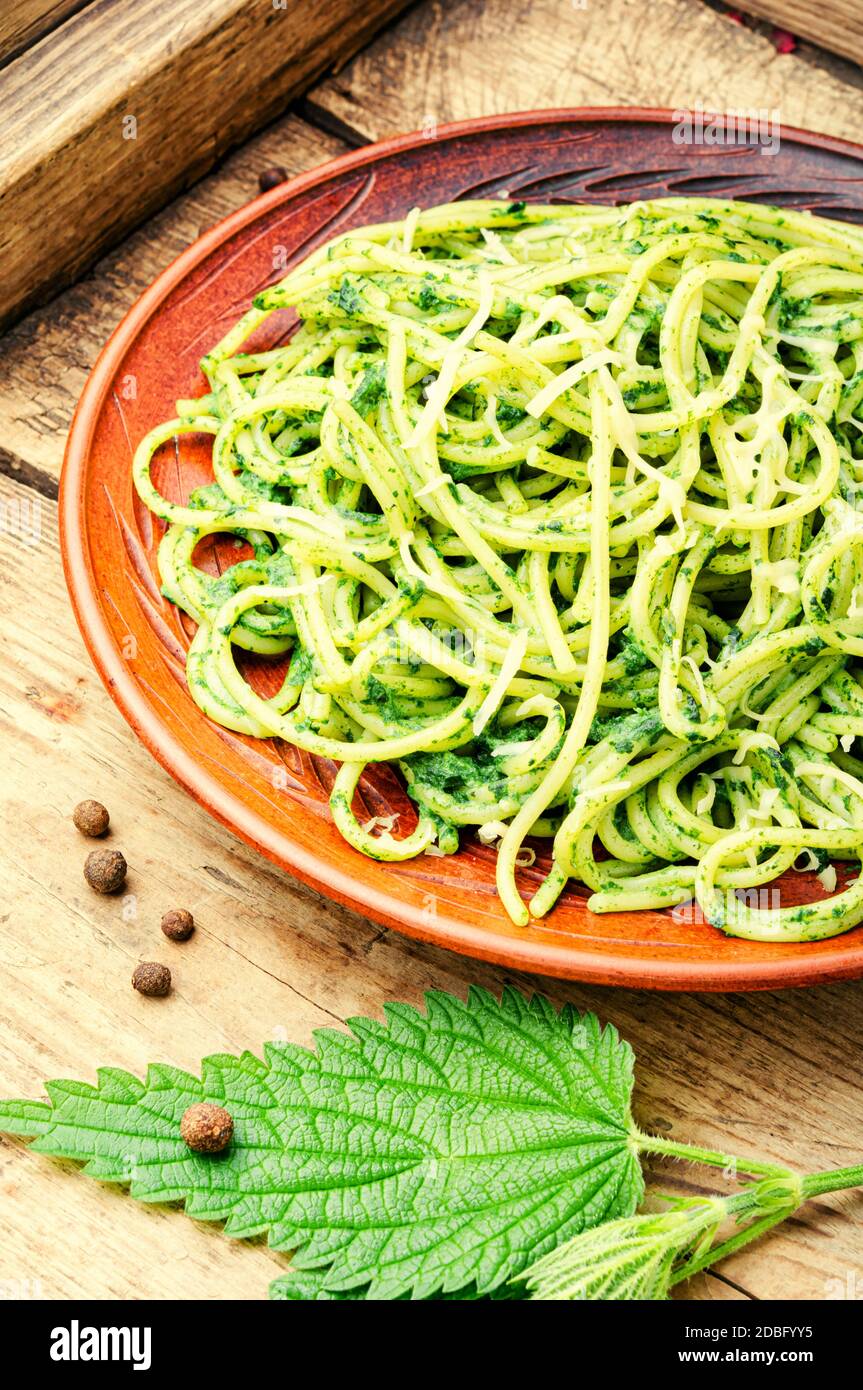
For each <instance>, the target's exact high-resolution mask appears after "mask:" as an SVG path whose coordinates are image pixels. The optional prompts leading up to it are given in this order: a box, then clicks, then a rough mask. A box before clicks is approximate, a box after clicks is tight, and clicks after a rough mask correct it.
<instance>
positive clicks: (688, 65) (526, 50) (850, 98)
mask: <svg viewBox="0 0 863 1390" xmlns="http://www.w3.org/2000/svg"><path fill="white" fill-rule="evenodd" d="M855 2H856V0H849V3H855ZM307 100H308V108H307V109H308V110H309V111H310V112H314V113H317V114H318V115H319V116H321V117H323V118H324V119H327V118H328V119H329V120H330V122H335V123H336V126H335V128H337V129H339V130H341V131H342V132H343V133H351V132H352V133H353V134H354V137H355V138H361V139H366V140H379V139H381V138H383V137H384V136H385V135H392V134H395V133H397V132H402V131H407V130H418V129H421V128H423V127H425V128H427V129H431V128H433V127H434V125H435V124H442V123H444V122H446V121H454V120H461V119H463V118H465V117H468V116H473V115H478V114H480V113H482V114H488V113H490V112H504V111H519V110H524V109H541V108H543V107H561V106H614V105H616V104H618V103H620V104H625V103H631V104H632V105H644V106H668V107H672V108H673V107H680V108H685V107H692V106H694V105H696V104H700V105H701V106H702V107H704V108H705V109H706V110H717V109H719V110H731V109H750V108H755V109H767V110H771V111H772V110H777V111H778V113H779V119H780V120H781V121H784V122H785V123H786V124H788V125H794V126H803V127H806V128H808V129H811V130H817V131H823V132H824V133H825V134H828V135H839V136H843V137H844V138H846V139H849V140H855V139H857V140H859V139H860V134H861V130H863V91H860V90H859V89H857V88H855V87H851V86H849V85H848V84H846V83H844V82H841V81H839V80H838V79H837V78H835V77H832V76H830V75H829V74H827V73H825V72H822V71H818V70H815V69H813V68H810V67H808V66H807V65H806V64H805V63H803V62H801V61H800V60H799V59H797V58H796V57H795V56H794V55H788V56H783V55H780V54H777V52H776V50H775V49H774V47H773V45H772V44H771V43H770V41H769V39H767V38H766V37H764V36H763V35H760V34H757V33H753V32H752V31H751V30H749V29H745V28H743V27H741V26H740V25H737V24H734V23H732V22H731V21H730V20H728V19H727V18H725V17H723V16H722V15H720V14H717V13H716V12H715V11H713V10H710V9H708V8H707V6H706V5H704V4H702V3H701V0H651V3H650V4H644V3H643V0H602V2H601V3H599V0H585V5H584V7H583V8H582V7H581V6H580V5H574V4H571V3H569V0H532V3H530V4H525V3H518V4H513V3H511V0H444V3H441V0H428V3H426V4H423V5H419V6H416V7H415V8H413V9H411V10H409V11H408V12H407V13H406V14H405V15H404V16H403V18H402V19H401V20H399V21H398V23H396V24H395V25H393V26H392V27H391V28H390V29H388V30H387V31H386V32H385V33H384V34H382V35H381V37H380V38H379V40H378V41H377V42H376V43H375V44H373V45H371V47H369V48H368V49H366V50H365V51H364V52H362V53H360V54H359V55H358V56H357V57H356V58H355V59H354V60H353V61H352V62H351V63H349V64H348V65H347V66H346V67H345V69H344V70H343V71H342V72H341V73H339V74H338V76H336V77H330V78H327V79H326V80H325V81H323V82H322V83H320V84H319V85H318V86H317V87H316V88H315V89H314V91H313V92H311V93H310V95H309V98H308V99H307Z"/></svg>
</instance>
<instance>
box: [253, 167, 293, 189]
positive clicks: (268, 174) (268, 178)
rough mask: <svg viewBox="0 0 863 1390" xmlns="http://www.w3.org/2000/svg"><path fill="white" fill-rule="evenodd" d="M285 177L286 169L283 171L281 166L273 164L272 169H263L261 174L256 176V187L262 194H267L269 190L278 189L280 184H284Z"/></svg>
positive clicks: (286, 174) (286, 175)
mask: <svg viewBox="0 0 863 1390" xmlns="http://www.w3.org/2000/svg"><path fill="white" fill-rule="evenodd" d="M287 177H288V171H287V169H283V168H282V166H281V164H274V165H273V167H272V169H264V171H263V173H261V174H258V187H259V188H260V190H261V192H262V193H269V191H270V189H271V188H278V186H279V184H280V183H285V182H286V181H287Z"/></svg>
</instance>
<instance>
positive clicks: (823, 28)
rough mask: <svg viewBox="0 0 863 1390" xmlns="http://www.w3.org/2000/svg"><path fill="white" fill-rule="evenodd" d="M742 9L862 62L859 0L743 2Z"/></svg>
mask: <svg viewBox="0 0 863 1390" xmlns="http://www.w3.org/2000/svg"><path fill="white" fill-rule="evenodd" d="M741 9H744V10H746V11H747V13H749V14H754V15H758V17H759V18H760V19H769V20H772V22H773V23H774V24H776V25H778V26H779V27H780V28H782V29H786V30H788V31H789V33H792V34H798V35H800V36H801V37H802V38H806V39H811V40H812V42H813V43H817V44H821V45H822V46H823V47H824V48H829V49H830V50H831V51H832V52H833V53H843V54H844V55H845V57H846V58H852V59H853V60H854V62H855V63H863V8H861V5H860V0H744V3H743V4H742V5H741Z"/></svg>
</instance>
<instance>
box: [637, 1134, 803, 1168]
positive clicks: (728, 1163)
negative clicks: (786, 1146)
mask: <svg viewBox="0 0 863 1390" xmlns="http://www.w3.org/2000/svg"><path fill="white" fill-rule="evenodd" d="M632 1138H633V1140H634V1142H635V1144H636V1146H637V1148H638V1150H639V1152H640V1153H653V1154H670V1155H671V1156H672V1157H673V1158H685V1159H687V1160H688V1161H689V1162H690V1163H707V1164H709V1165H710V1166H711V1167H713V1168H729V1167H733V1168H734V1171H735V1172H738V1173H753V1174H755V1175H756V1176H759V1177H768V1178H784V1177H787V1176H788V1174H789V1172H790V1169H788V1168H785V1167H783V1166H782V1165H781V1164H778V1163H762V1162H761V1160H760V1159H757V1158H738V1157H737V1156H736V1155H735V1154H724V1153H719V1152H718V1150H716V1149H701V1148H699V1147H698V1146H697V1145H695V1144H682V1143H680V1142H679V1141H678V1140H677V1139H660V1137H659V1135H657V1134H642V1132H641V1130H639V1129H634V1130H633V1131H632Z"/></svg>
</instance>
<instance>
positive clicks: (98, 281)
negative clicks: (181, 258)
mask: <svg viewBox="0 0 863 1390" xmlns="http://www.w3.org/2000/svg"><path fill="white" fill-rule="evenodd" d="M345 148H346V146H345V145H344V143H343V142H342V141H340V140H337V139H335V138H334V137H332V136H330V135H327V134H324V133H323V132H321V131H318V130H314V129H313V128H312V127H311V126H309V125H307V124H306V123H305V122H304V121H300V120H298V119H297V118H296V117H295V116H288V117H285V118H284V119H283V120H281V121H279V122H277V123H276V124H275V125H273V126H271V127H270V128H269V129H268V130H266V131H264V132H263V133H262V134H260V135H258V136H256V137H255V138H254V139H252V140H250V141H248V142H247V143H246V144H245V145H244V146H243V148H242V150H240V151H238V152H237V153H236V154H234V155H232V156H231V157H230V158H229V159H227V160H226V162H225V163H224V164H223V165H222V167H221V168H220V169H219V172H218V173H217V174H215V175H211V176H209V177H208V178H205V179H202V180H201V182H200V183H198V184H196V185H195V187H194V188H193V189H192V190H190V191H189V192H188V193H186V194H184V195H183V196H182V197H181V198H179V199H177V200H176V201H175V202H174V203H173V204H172V205H171V206H170V207H169V208H167V209H166V210H165V211H164V212H162V213H160V214H159V215H158V216H157V217H155V218H154V219H153V220H152V221H151V222H150V223H149V224H148V226H147V227H146V228H144V229H142V230H141V231H139V232H136V233H135V234H134V235H133V236H131V237H129V238H127V240H126V241H125V242H124V243H123V244H122V246H121V247H119V248H118V249H117V250H116V251H113V252H111V253H110V255H108V256H106V257H105V258H104V259H103V260H102V261H101V262H100V264H99V265H98V266H97V267H96V268H95V269H94V270H93V271H92V272H91V273H90V274H89V275H88V276H86V277H85V278H84V279H83V280H81V281H79V283H78V284H76V285H74V286H73V287H72V288H71V289H69V290H66V291H65V292H64V293H63V294H60V295H59V296H58V297H57V298H56V299H55V300H54V301H53V303H51V304H50V305H49V306H48V307H47V308H45V309H40V310H37V311H36V312H35V313H32V314H30V315H28V317H26V318H25V319H23V320H22V321H21V322H20V323H18V324H16V325H15V327H14V328H12V329H10V330H9V331H7V332H6V333H5V334H4V335H3V336H2V337H0V418H2V423H3V433H2V437H0V446H2V447H0V471H6V472H7V473H8V472H13V473H14V465H15V462H16V460H17V461H20V460H25V461H26V463H27V464H28V465H29V466H31V467H35V468H37V469H39V470H41V472H42V473H43V474H44V475H46V480H45V482H46V484H47V480H49V479H50V480H53V481H54V482H55V484H56V480H57V479H59V477H60V465H61V463H62V460H63V444H64V441H65V436H66V430H67V429H68V427H69V422H70V420H71V418H72V412H73V410H74V408H75V404H76V402H77V400H78V397H79V396H80V394H81V391H82V390H83V387H84V382H85V381H86V379H87V374H88V372H89V370H90V368H91V367H92V365H93V362H94V361H95V359H96V356H97V354H98V352H99V350H100V349H101V348H102V347H103V346H104V344H105V342H106V341H107V339H108V338H109V337H110V335H111V333H112V332H113V330H114V329H115V328H116V326H117V324H118V323H119V321H120V319H121V318H122V316H123V314H124V313H125V312H126V310H127V309H129V308H130V307H131V305H132V304H133V303H134V301H135V300H136V299H137V298H138V297H139V295H140V294H141V293H142V292H143V290H144V289H146V287H147V285H148V284H149V283H150V282H151V281H152V280H153V279H154V278H155V277H156V275H158V274H159V272H160V271H161V270H164V269H165V266H166V265H168V264H170V262H171V261H172V260H174V258H175V257H176V256H178V255H179V254H180V252H181V251H182V250H184V248H185V247H186V246H188V245H189V244H190V243H191V242H193V241H195V240H196V238H197V237H198V236H199V235H200V234H201V232H202V231H204V229H205V228H206V227H209V226H211V225H212V224H213V223H214V222H218V221H220V219H221V218H223V217H227V215H228V213H230V212H233V211H234V210H235V209H236V208H238V207H242V206H243V204H244V203H247V202H248V201H249V199H250V198H254V197H255V196H256V194H257V192H258V174H259V173H260V172H261V171H262V170H264V169H267V168H270V167H272V166H273V165H280V166H282V167H283V168H284V169H285V170H286V172H287V173H288V174H289V175H290V174H295V173H299V172H300V170H301V169H306V168H310V167H311V166H313V165H315V164H321V163H323V162H324V161H325V160H327V159H332V158H334V157H335V156H336V155H337V154H341V153H342V152H343V151H344V149H345ZM4 448H5V451H6V464H5V468H4V462H3V458H4V455H3V449H4Z"/></svg>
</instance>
